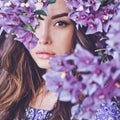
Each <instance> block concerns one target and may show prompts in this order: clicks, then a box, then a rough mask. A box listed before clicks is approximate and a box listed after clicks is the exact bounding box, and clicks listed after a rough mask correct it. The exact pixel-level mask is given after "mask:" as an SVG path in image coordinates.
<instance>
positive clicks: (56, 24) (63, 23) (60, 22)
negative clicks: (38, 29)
mask: <svg viewBox="0 0 120 120" xmlns="http://www.w3.org/2000/svg"><path fill="white" fill-rule="evenodd" d="M68 24H69V23H68V22H66V21H58V22H56V23H55V26H58V27H65V26H67V25H68Z"/></svg>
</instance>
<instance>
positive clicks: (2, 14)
mask: <svg viewBox="0 0 120 120" xmlns="http://www.w3.org/2000/svg"><path fill="white" fill-rule="evenodd" d="M6 2H8V1H6ZM9 2H10V3H9V4H8V5H6V3H5V2H4V5H3V6H2V8H1V9H0V19H1V20H0V27H1V33H2V30H5V31H6V32H7V33H12V34H14V35H16V37H15V40H18V41H20V42H22V43H23V44H24V45H25V47H26V48H27V49H31V48H33V47H34V46H35V45H36V44H37V40H38V39H37V38H36V36H35V35H34V28H35V26H36V25H38V21H37V16H36V15H34V11H35V6H34V5H31V6H29V5H28V6H27V3H26V4H25V3H24V5H23V6H22V3H20V2H19V1H18V0H16V2H15V0H11V1H9ZM14 2H15V3H14Z"/></svg>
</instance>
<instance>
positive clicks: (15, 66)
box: [0, 0, 90, 120]
mask: <svg viewBox="0 0 120 120" xmlns="http://www.w3.org/2000/svg"><path fill="white" fill-rule="evenodd" d="M68 12H69V10H68V8H67V7H66V4H65V1H64V0H56V2H55V3H53V4H49V5H48V7H47V15H46V16H45V15H40V17H39V19H38V22H39V25H38V26H37V27H36V28H35V35H36V36H37V38H38V39H39V40H38V42H37V45H36V46H35V47H34V48H32V49H30V50H28V49H26V48H25V46H24V45H23V43H21V42H19V41H16V40H14V37H15V35H14V34H12V33H10V34H8V35H7V38H6V40H5V44H4V49H3V55H2V63H1V64H2V70H1V74H0V120H27V119H28V120H29V119H30V120H45V119H49V120H70V117H71V111H70V108H71V106H72V105H71V103H69V102H60V101H58V98H57V95H56V94H55V93H53V92H51V91H47V90H46V83H45V82H44V80H43V78H42V75H43V74H44V73H45V72H46V71H47V70H49V69H50V64H49V59H50V58H51V57H52V56H54V55H57V56H60V55H63V54H64V53H70V52H72V50H73V49H74V46H75V44H76V42H79V43H80V44H81V45H82V46H83V47H85V48H87V49H89V48H90V47H89V44H88V41H87V40H86V38H85V36H84V34H83V33H82V31H81V30H76V28H75V23H74V22H73V21H71V20H70V19H69V18H68Z"/></svg>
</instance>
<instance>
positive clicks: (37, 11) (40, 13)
mask: <svg viewBox="0 0 120 120" xmlns="http://www.w3.org/2000/svg"><path fill="white" fill-rule="evenodd" d="M35 14H38V15H45V16H47V14H46V12H45V11H44V10H36V11H35Z"/></svg>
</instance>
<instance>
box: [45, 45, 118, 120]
mask: <svg viewBox="0 0 120 120" xmlns="http://www.w3.org/2000/svg"><path fill="white" fill-rule="evenodd" d="M99 59H100V58H99V57H96V56H93V55H92V54H91V53H90V52H88V51H87V50H85V49H83V48H82V47H81V46H79V45H77V46H76V49H75V51H74V53H72V54H70V55H65V56H63V57H54V58H52V59H51V62H50V63H51V66H52V70H51V71H48V72H47V73H46V74H45V75H44V76H43V77H44V79H45V80H46V82H47V89H49V90H52V91H54V92H56V93H57V94H58V96H59V100H61V101H71V102H72V103H74V104H75V103H78V102H80V101H82V103H81V111H80V112H79V115H80V116H81V118H82V119H89V118H92V117H93V115H94V114H95V111H96V109H97V107H98V106H99V104H100V103H101V102H103V101H108V100H109V99H111V98H112V97H113V96H119V97H120V93H119V90H120V64H119V63H118V62H116V60H112V61H110V62H107V63H103V64H100V63H99ZM51 79H52V80H51ZM76 111H77V110H76ZM80 116H79V117H80ZM84 117H85V118H84ZM82 119H81V120H82ZM79 120H80V118H79Z"/></svg>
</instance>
